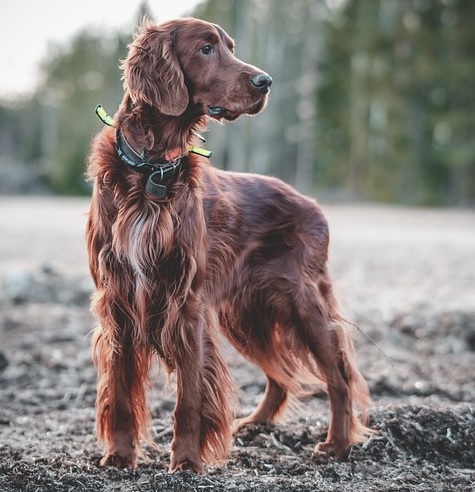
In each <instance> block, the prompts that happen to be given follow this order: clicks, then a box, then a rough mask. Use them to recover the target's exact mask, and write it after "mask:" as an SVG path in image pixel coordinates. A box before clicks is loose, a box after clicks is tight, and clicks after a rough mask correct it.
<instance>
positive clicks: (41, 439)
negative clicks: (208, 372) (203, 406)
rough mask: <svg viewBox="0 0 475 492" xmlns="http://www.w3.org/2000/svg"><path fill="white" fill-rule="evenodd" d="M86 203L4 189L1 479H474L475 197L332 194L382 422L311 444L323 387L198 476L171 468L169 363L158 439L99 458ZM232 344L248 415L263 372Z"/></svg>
mask: <svg viewBox="0 0 475 492" xmlns="http://www.w3.org/2000/svg"><path fill="white" fill-rule="evenodd" d="M87 208H88V201H87V200H86V199H58V198H52V197H42V198H40V197H35V198H22V197H18V198H16V197H0V238H1V239H0V310H1V311H0V491H2V492H3V491H31V492H33V491H35V492H41V491H76V490H78V491H82V490H84V491H89V492H96V491H158V490H167V491H168V490H170V491H172V490H177V491H182V490H193V491H219V490H226V491H228V490H229V491H291V490H292V491H294V490H298V491H315V490H318V491H353V492H360V491H361V492H362V491H365V492H366V491H378V492H379V491H398V492H402V491H431V492H435V491H449V490H450V491H452V490H453V491H473V490H474V489H475V383H474V375H475V211H473V210H472V211H454V210H422V209H417V210H415V209H404V208H396V207H382V206H363V205H354V206H353V205H330V204H329V205H323V208H324V210H325V211H326V215H327V217H328V219H329V221H330V226H331V270H332V272H333V276H334V280H335V285H336V291H337V292H338V294H339V298H340V302H341V305H342V308H343V311H344V313H345V315H346V317H347V318H349V319H351V320H352V321H354V322H355V323H356V324H357V325H358V326H359V327H360V329H361V332H363V333H364V335H363V334H362V333H361V332H360V331H358V330H357V329H356V328H353V329H354V332H355V339H356V342H357V352H358V362H359V366H360V368H361V370H362V372H363V374H364V375H365V377H366V378H367V380H368V382H369V386H370V390H371V394H372V397H373V400H374V404H373V405H372V407H371V427H372V428H373V429H375V430H377V431H378V432H377V433H376V434H374V435H373V436H372V437H371V438H370V439H369V440H368V441H367V442H365V443H364V444H362V445H358V446H354V447H353V448H352V450H351V452H350V454H349V457H348V459H346V460H341V461H339V460H335V459H327V458H322V457H320V456H316V455H314V454H313V453H312V449H313V447H314V444H315V442H317V441H320V440H322V439H324V437H325V433H326V430H327V425H328V402H327V399H326V398H325V397H324V396H321V397H318V398H313V399H310V400H308V401H305V402H303V403H302V404H301V405H300V408H299V409H298V411H295V410H294V411H291V412H288V414H287V417H286V420H285V421H283V422H282V423H279V424H278V425H266V426H254V427H250V428H247V429H245V430H243V431H241V432H240V433H239V434H238V435H237V436H236V438H235V440H234V443H233V446H232V449H231V452H230V457H229V460H228V461H227V462H226V463H223V464H221V465H219V466H217V465H214V466H210V467H208V468H207V473H206V475H204V476H199V477H197V476H194V475H192V474H190V473H188V472H181V473H177V474H174V475H169V474H168V473H167V468H168V464H169V445H170V440H171V425H172V410H173V406H174V396H173V392H172V391H171V390H170V389H169V388H167V387H166V386H165V385H164V383H163V376H162V375H160V374H159V373H158V372H157V374H156V375H154V378H155V380H156V384H155V385H154V386H155V388H154V391H153V392H152V394H151V395H150V400H151V403H150V404H151V407H152V409H153V422H152V426H153V434H154V438H155V441H156V443H157V449H156V450H153V449H149V448H147V449H146V455H147V456H148V457H149V461H143V462H141V463H140V465H139V467H138V468H137V469H136V470H134V471H131V470H115V469H112V468H106V469H103V468H100V467H99V466H98V463H99V460H100V457H101V449H100V447H99V446H98V444H97V443H96V440H95V438H94V400H95V370H94V368H93V366H92V363H91V360H90V349H89V346H90V331H91V328H92V326H93V320H92V316H91V315H90V313H89V308H88V303H89V295H90V292H91V281H90V279H89V275H88V271H87V262H86V254H85V246H84V238H83V235H84V224H85V213H86V211H87ZM223 350H224V351H225V353H226V355H227V358H228V360H229V363H230V365H231V366H232V370H233V374H234V376H235V378H236V380H237V382H238V384H239V386H240V397H241V400H240V413H242V414H246V413H248V412H249V411H250V410H252V408H253V407H254V405H255V404H256V403H257V401H258V400H259V398H260V396H261V394H262V392H263V389H264V378H263V377H262V375H260V374H259V373H258V371H256V370H255V368H253V367H252V366H250V365H248V364H247V363H246V362H245V361H243V360H242V359H241V358H240V357H239V356H237V355H236V354H235V353H234V352H232V350H230V349H229V348H228V347H223Z"/></svg>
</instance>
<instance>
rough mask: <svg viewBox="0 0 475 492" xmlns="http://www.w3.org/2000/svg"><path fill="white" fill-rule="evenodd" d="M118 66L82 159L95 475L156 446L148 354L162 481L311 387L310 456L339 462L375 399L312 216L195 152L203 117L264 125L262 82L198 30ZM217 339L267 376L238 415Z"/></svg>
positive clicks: (153, 29)
mask: <svg viewBox="0 0 475 492" xmlns="http://www.w3.org/2000/svg"><path fill="white" fill-rule="evenodd" d="M122 69H123V80H124V97H123V100H122V102H121V105H120V107H119V110H118V112H117V114H116V115H115V119H114V123H113V124H114V128H108V127H105V128H104V130H103V131H101V132H100V133H99V134H98V136H96V138H95V140H94V142H93V145H92V150H91V154H90V157H89V162H88V177H89V179H90V180H91V181H92V183H93V187H94V189H93V195H92V201H91V207H90V212H89V217H88V224H87V247H88V254H89V262H90V270H91V274H92V278H93V280H94V283H95V286H96V292H95V294H94V296H93V300H92V310H93V312H94V313H95V315H96V317H97V320H98V326H97V328H96V329H95V332H94V337H93V356H94V361H95V364H96V366H97V370H98V387H97V405H96V406H97V419H96V430H97V436H98V439H99V440H101V441H104V442H105V444H106V446H107V450H106V453H105V455H104V457H103V459H102V461H101V464H102V465H113V466H116V467H135V466H136V459H137V456H138V455H139V454H140V451H139V444H140V442H141V441H143V440H145V441H147V440H149V442H150V440H151V436H150V433H149V430H148V424H149V420H150V414H149V411H148V409H147V396H146V393H147V390H148V389H149V386H150V380H149V370H150V367H151V364H152V362H153V360H154V357H155V356H158V358H159V360H160V361H161V362H162V363H163V364H164V365H165V366H166V368H167V370H168V371H169V372H170V373H171V372H174V373H176V388H177V390H176V406H175V409H174V434H173V440H172V444H171V459H170V461H171V462H170V471H172V472H173V471H177V470H182V469H190V470H192V471H194V472H197V473H203V470H204V468H203V463H210V462H213V461H217V460H222V459H224V458H225V457H226V455H227V452H228V447H229V444H230V440H231V438H232V433H233V432H234V431H236V430H237V429H239V428H241V427H242V426H244V425H246V424H249V423H252V422H272V421H273V420H274V419H276V417H278V416H279V414H281V413H282V411H283V410H284V407H285V404H286V401H287V400H288V398H289V396H291V395H297V396H302V395H307V394H312V393H314V392H315V390H316V387H317V386H316V385H318V384H321V383H323V384H324V387H325V388H326V391H327V393H328V396H329V400H330V408H331V418H330V422H329V429H328V436H327V439H326V441H325V442H323V443H319V444H317V445H316V448H315V451H316V452H321V453H331V454H336V455H337V456H339V457H341V456H343V455H344V454H345V453H346V452H347V450H348V448H349V447H350V446H351V445H352V444H354V443H357V442H360V441H361V440H362V439H364V437H365V435H366V434H367V433H368V429H367V428H366V427H365V425H364V423H363V422H364V420H362V421H360V419H359V418H358V417H357V414H356V409H355V408H354V405H355V406H356V407H357V408H358V409H359V410H360V413H361V415H362V416H363V418H364V415H365V409H366V406H367V403H368V399H369V396H368V389H367V385H366V383H365V381H364V379H363V377H362V376H361V374H360V373H359V372H358V370H357V368H356V366H355V363H354V360H353V352H354V351H353V344H352V341H351V338H350V336H349V334H348V332H347V330H346V327H345V322H344V320H343V319H342V317H341V315H340V314H339V311H338V307H337V303H336V301H335V297H334V295H333V292H332V284H331V280H330V277H329V273H328V270H327V247H328V237H329V236H328V225H327V222H326V220H325V218H324V216H323V214H322V211H321V210H320V208H319V207H318V205H317V204H316V203H315V201H314V200H312V199H310V198H307V197H305V196H303V195H301V194H299V193H298V192H297V191H295V190H294V189H293V188H291V187H290V186H288V185H286V184H285V183H283V182H281V181H279V180H278V179H275V178H271V177H265V176H259V175H255V174H241V173H232V172H225V171H221V170H218V169H215V168H213V167H211V165H210V163H209V161H208V159H207V158H206V157H204V156H203V155H198V154H200V153H201V154H202V153H203V152H202V151H201V150H200V149H198V150H197V149H196V148H193V147H192V146H194V145H198V143H197V142H198V140H197V138H198V136H199V135H198V136H197V134H196V132H199V131H200V130H204V129H206V125H207V121H208V119H210V118H211V119H215V120H220V121H224V120H227V121H230V120H234V119H236V118H237V117H238V116H240V115H243V114H248V115H254V114H257V113H259V112H260V111H261V110H262V109H263V108H264V106H265V105H266V102H267V97H268V94H269V88H270V85H271V82H272V79H271V78H270V76H269V75H267V74H266V73H264V72H263V71H261V70H259V69H258V68H256V67H254V66H252V65H248V64H246V63H243V62H242V61H240V60H239V59H237V58H236V57H235V56H234V42H233V40H232V39H231V38H230V37H229V36H228V35H227V34H226V33H225V32H224V31H223V29H221V28H220V27H219V26H217V25H214V24H210V23H208V22H204V21H200V20H197V19H179V20H172V21H168V22H165V23H163V24H161V25H153V24H150V23H148V22H145V23H144V24H143V25H142V26H141V27H140V30H139V32H138V33H137V34H136V35H135V37H134V40H133V42H132V43H131V45H130V46H129V51H128V56H127V58H126V59H125V61H124V62H123V65H122ZM196 152H198V154H196ZM219 333H222V334H224V336H225V337H227V339H228V340H229V341H230V342H231V343H232V345H233V346H234V347H236V349H237V350H238V351H239V352H240V353H241V354H243V355H244V356H245V357H246V358H247V359H249V360H250V361H251V362H253V363H254V364H256V365H257V366H258V367H260V368H261V369H262V370H263V371H264V373H265V374H266V375H267V387H266V390H265V394H264V396H263V399H262V401H261V402H260V404H259V405H258V406H257V408H256V409H255V410H254V412H253V413H252V414H251V415H249V416H248V417H246V418H243V419H239V420H234V415H233V412H232V410H231V407H232V406H231V402H232V401H233V399H234V397H235V385H234V382H233V379H232V378H231V376H230V374H229V372H228V368H227V366H226V364H225V362H224V360H223V357H222V356H221V354H220V352H219V349H218V343H217V338H218V335H219Z"/></svg>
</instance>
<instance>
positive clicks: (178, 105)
mask: <svg viewBox="0 0 475 492" xmlns="http://www.w3.org/2000/svg"><path fill="white" fill-rule="evenodd" d="M121 68H122V69H123V71H124V75H123V80H124V89H125V90H126V91H128V92H129V94H130V96H131V98H132V100H133V101H134V102H145V103H147V104H150V105H151V106H154V107H156V108H158V109H159V110H160V112H162V113H164V114H167V115H170V116H179V115H181V114H182V113H184V111H185V110H186V108H187V106H188V100H189V97H188V90H187V88H186V85H185V81H184V76H183V72H182V70H181V68H180V64H179V62H178V59H177V56H176V52H175V47H174V31H173V29H170V27H165V26H163V27H161V26H155V25H152V24H149V23H144V24H142V26H141V27H140V30H139V32H138V33H137V34H136V35H135V36H134V41H133V43H132V44H130V45H129V54H128V56H127V58H126V59H125V60H124V61H123V62H122V65H121Z"/></svg>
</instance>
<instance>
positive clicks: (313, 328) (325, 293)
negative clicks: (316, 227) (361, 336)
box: [292, 272, 370, 457]
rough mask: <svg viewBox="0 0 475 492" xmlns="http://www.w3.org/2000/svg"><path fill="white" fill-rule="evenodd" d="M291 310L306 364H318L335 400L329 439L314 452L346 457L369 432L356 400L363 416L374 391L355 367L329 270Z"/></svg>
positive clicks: (306, 287) (303, 290)
mask: <svg viewBox="0 0 475 492" xmlns="http://www.w3.org/2000/svg"><path fill="white" fill-rule="evenodd" d="M292 311H293V320H294V326H295V334H296V336H297V337H299V338H300V341H301V344H302V347H306V350H307V354H305V353H304V352H302V357H303V361H304V364H308V361H309V360H310V361H311V362H313V363H314V364H315V365H314V371H313V372H314V373H315V375H316V376H317V377H319V378H320V379H321V380H322V381H323V382H324V383H326V387H327V392H328V397H329V400H330V421H329V428H328V435H327V439H326V441H325V442H323V443H319V444H317V446H316V447H315V451H316V452H324V453H330V454H335V455H337V456H338V457H342V456H344V455H345V454H346V452H347V451H348V448H349V447H350V446H351V445H352V444H355V443H357V442H361V441H362V440H363V439H364V438H365V436H367V435H368V434H369V433H370V431H369V429H367V428H366V427H365V426H364V425H363V424H362V423H361V422H360V421H359V419H358V417H357V415H356V413H355V410H354V408H353V405H354V404H356V405H357V406H358V407H359V409H360V410H361V411H362V413H363V416H364V415H365V412H366V405H367V403H368V401H369V392H368V387H367V384H366V382H365V381H364V379H363V377H362V376H361V374H360V372H359V371H358V369H357V368H356V365H355V362H354V348H353V342H352V340H351V338H350V334H349V333H348V331H347V327H346V326H345V322H344V321H343V319H342V317H341V315H340V314H339V311H338V308H337V304H336V300H335V299H334V297H333V293H332V286H331V281H330V278H329V276H328V274H327V273H326V272H325V273H321V274H319V276H318V278H317V279H315V281H310V280H307V281H306V282H305V284H304V285H302V286H301V288H300V289H299V295H298V296H295V299H294V300H293V308H292ZM312 359H313V360H312ZM309 368H310V371H311V372H312V369H311V366H309Z"/></svg>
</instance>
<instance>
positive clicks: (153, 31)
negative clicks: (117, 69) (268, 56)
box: [122, 19, 272, 120]
mask: <svg viewBox="0 0 475 492" xmlns="http://www.w3.org/2000/svg"><path fill="white" fill-rule="evenodd" d="M122 68H123V70H124V77H123V78H124V88H125V90H126V91H128V92H129V94H130V96H131V98H132V100H133V101H134V102H136V103H140V102H142V103H146V104H149V105H151V106H153V107H155V108H157V109H158V110H159V111H160V112H161V113H163V114H166V115H170V116H180V115H182V114H183V113H184V112H185V111H187V110H190V111H193V114H196V113H198V114H202V115H207V116H209V117H211V118H215V119H223V118H224V119H226V120H234V119H236V118H237V117H238V116H240V115H242V114H249V115H252V114H256V113H258V112H260V111H261V110H262V109H263V108H264V107H265V104H266V102H267V97H268V93H269V88H270V85H271V84H272V79H271V77H270V76H269V75H268V74H266V73H265V72H263V71H262V70H259V69H258V68H256V67H254V66H252V65H249V64H247V63H244V62H242V61H241V60H239V59H238V58H236V57H235V56H234V41H233V40H232V39H231V38H230V37H229V36H228V35H227V34H226V33H225V32H224V30H223V29H221V28H220V27H219V26H217V25H216V24H211V23H209V22H205V21H201V20H198V19H177V20H172V21H168V22H165V23H163V24H160V25H158V26H157V25H153V24H150V23H144V24H142V26H141V27H140V30H139V32H138V33H137V34H136V35H135V37H134V41H133V43H132V44H131V45H130V46H129V53H128V56H127V58H126V59H125V60H124V62H123V64H122Z"/></svg>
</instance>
